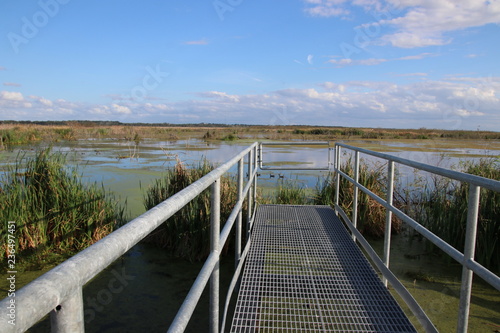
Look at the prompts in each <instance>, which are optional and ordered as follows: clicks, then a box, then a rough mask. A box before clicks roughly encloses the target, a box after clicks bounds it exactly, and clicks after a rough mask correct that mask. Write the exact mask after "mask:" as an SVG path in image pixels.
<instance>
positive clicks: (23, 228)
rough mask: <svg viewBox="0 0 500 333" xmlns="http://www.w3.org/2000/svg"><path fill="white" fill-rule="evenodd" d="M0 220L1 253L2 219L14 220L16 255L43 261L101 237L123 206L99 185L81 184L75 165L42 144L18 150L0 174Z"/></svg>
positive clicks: (0, 252)
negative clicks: (25, 152)
mask: <svg viewBox="0 0 500 333" xmlns="http://www.w3.org/2000/svg"><path fill="white" fill-rule="evenodd" d="M0 221H2V226H1V229H0V231H1V234H0V239H2V242H1V243H2V244H3V245H1V246H0V256H1V257H6V256H7V255H9V252H8V251H9V250H8V248H7V246H6V244H7V243H8V242H7V238H8V221H15V224H16V228H15V229H16V235H15V239H16V249H17V250H16V252H17V259H18V260H19V261H21V262H30V261H37V260H38V261H43V260H44V258H46V257H51V258H53V257H54V253H55V254H60V255H62V256H67V255H68V254H71V253H75V252H78V251H80V250H82V249H84V248H86V247H87V246H89V245H91V244H93V243H95V242H96V241H98V240H99V239H101V238H103V237H104V236H106V235H107V234H108V233H110V232H111V231H112V230H113V229H114V228H115V226H116V225H117V224H119V223H122V222H123V221H124V209H123V208H121V207H119V206H116V202H115V201H114V200H113V198H111V197H110V195H109V193H106V192H105V190H104V189H103V188H102V187H99V186H97V184H92V185H84V184H83V183H82V182H81V180H80V177H79V175H78V174H77V173H76V170H72V171H69V170H68V169H67V168H66V167H65V156H64V155H62V154H60V153H51V151H50V149H45V150H42V151H40V152H38V153H37V154H36V156H34V157H32V158H27V159H24V158H23V157H22V156H18V159H17V162H16V164H15V166H13V167H11V169H10V170H8V171H7V172H6V173H5V174H3V175H2V177H1V178H0ZM55 260H57V259H55Z"/></svg>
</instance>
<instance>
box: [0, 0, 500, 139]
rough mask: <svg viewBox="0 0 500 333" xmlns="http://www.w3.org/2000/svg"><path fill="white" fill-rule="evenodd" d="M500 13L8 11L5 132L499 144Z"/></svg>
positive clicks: (491, 4)
mask: <svg viewBox="0 0 500 333" xmlns="http://www.w3.org/2000/svg"><path fill="white" fill-rule="evenodd" d="M499 23H500V0H489V1H482V0H464V1H452V0H432V1H430V0H353V1H345V0H287V1H285V0H273V1H261V0H254V1H249V0H215V1H214V0H207V1H205V0H196V1H194V0H182V1H181V0H169V1H163V0H162V1H160V0H158V1H154V0H149V1H137V0H126V1H124V0H122V1H117V0H107V1H94V0H86V1H82V0H39V1H15V0H1V1H0V119H3V120H7V119H14V120H74V119H81V120H119V121H123V122H170V123H199V122H205V123H228V124H235V123H244V124H263V125H292V124H304V125H329V126H353V127H391V128H420V127H427V128H443V129H473V130H475V129H478V128H479V129H484V130H495V131H500V62H499V60H498V59H500V27H499Z"/></svg>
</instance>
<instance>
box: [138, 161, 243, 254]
mask: <svg viewBox="0 0 500 333" xmlns="http://www.w3.org/2000/svg"><path fill="white" fill-rule="evenodd" d="M213 169H214V166H213V165H212V164H210V163H209V162H208V161H207V160H203V161H202V162H200V163H199V164H198V165H195V166H192V167H187V166H186V165H184V164H183V163H182V162H180V161H179V160H178V161H177V164H176V165H175V166H174V167H173V168H171V169H169V170H167V172H166V174H165V175H164V176H163V177H162V178H160V179H158V180H157V181H156V182H155V183H154V184H153V185H152V186H150V187H149V188H148V189H147V190H146V193H145V195H144V206H145V208H146V209H151V208H152V207H154V206H156V205H158V204H159V203H161V202H162V201H164V200H166V199H168V198H169V197H171V196H172V195H174V194H175V193H177V192H179V191H180V190H182V189H184V188H185V187H187V186H188V185H190V184H192V183H193V182H195V181H197V180H198V179H200V178H201V177H203V176H204V175H206V174H207V173H209V172H210V171H212V170H213ZM220 193H221V196H220V197H221V213H220V216H221V228H222V227H223V223H224V222H225V221H226V220H227V218H228V217H229V215H230V213H231V211H232V209H233V207H234V204H235V202H236V199H237V186H236V182H235V181H232V180H231V179H229V178H222V180H221V191H220ZM210 209H211V208H210V189H207V190H205V191H204V192H202V193H201V194H200V195H199V196H197V197H196V198H195V199H193V200H192V201H190V202H189V203H188V204H187V205H186V206H185V207H183V208H182V209H181V210H180V211H179V212H177V213H176V214H174V215H173V216H172V217H171V218H169V219H168V220H167V221H166V222H165V223H163V224H162V225H161V226H160V227H159V228H158V229H156V230H155V231H154V232H153V233H152V234H151V235H149V236H148V237H147V238H146V240H145V241H146V242H150V243H153V244H156V245H158V246H160V247H163V248H166V249H167V250H169V251H170V252H172V253H173V254H174V255H175V256H178V257H182V258H186V259H188V260H190V261H199V260H202V259H204V258H205V257H206V256H207V255H208V254H209V253H210ZM227 248H228V246H227V245H226V248H225V251H227Z"/></svg>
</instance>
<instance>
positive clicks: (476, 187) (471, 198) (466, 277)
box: [334, 143, 500, 333]
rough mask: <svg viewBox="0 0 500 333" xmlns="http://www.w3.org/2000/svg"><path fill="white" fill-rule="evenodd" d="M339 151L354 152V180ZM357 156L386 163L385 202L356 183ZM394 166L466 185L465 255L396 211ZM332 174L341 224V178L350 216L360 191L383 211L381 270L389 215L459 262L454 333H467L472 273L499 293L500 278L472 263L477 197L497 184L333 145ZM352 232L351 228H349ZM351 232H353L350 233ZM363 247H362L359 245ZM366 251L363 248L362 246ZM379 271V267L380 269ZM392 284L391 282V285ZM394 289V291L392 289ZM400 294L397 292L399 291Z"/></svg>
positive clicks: (386, 262) (387, 244) (499, 185)
mask: <svg viewBox="0 0 500 333" xmlns="http://www.w3.org/2000/svg"><path fill="white" fill-rule="evenodd" d="M341 147H343V148H346V149H349V150H351V151H354V152H355V156H356V157H355V164H356V166H355V169H356V172H355V179H353V178H351V177H350V176H349V175H347V174H346V173H344V172H343V171H342V170H340V169H341V163H340V159H341V153H340V152H341ZM359 153H364V154H367V155H371V156H374V157H378V158H382V159H385V160H387V161H388V171H387V172H388V177H387V179H388V184H387V198H386V200H384V199H382V198H380V197H379V196H377V195H376V194H375V193H373V192H372V191H370V190H369V189H367V188H366V187H364V186H363V185H362V184H360V183H359V179H358V172H359V171H358V168H359ZM394 163H399V164H402V165H406V166H409V167H412V168H416V169H419V170H423V171H427V172H430V173H433V174H437V175H441V176H444V177H448V178H451V179H454V180H458V181H462V182H467V183H468V184H469V194H468V209H467V226H466V238H465V246H464V253H463V254H462V253H460V252H459V251H458V250H456V249H455V248H454V247H452V246H451V245H450V244H448V243H447V242H445V241H444V240H442V239H441V238H439V237H438V236H436V235H435V234H434V233H432V232H431V231H429V230H428V229H426V228H425V227H423V226H422V225H421V224H420V223H418V222H417V221H415V220H414V219H412V218H411V217H409V216H408V215H406V214H405V213H403V212H402V211H401V210H399V209H398V208H396V207H395V206H394V205H393V202H392V201H393V191H394ZM334 171H335V172H336V182H337V184H336V194H335V206H336V209H338V210H339V211H340V212H341V215H342V216H343V218H344V220H347V221H348V222H350V221H349V219H348V217H347V216H346V215H345V213H343V211H342V209H341V208H340V205H339V184H340V177H341V176H342V177H344V178H345V179H347V180H348V181H350V182H351V183H353V184H354V186H355V199H354V202H353V212H354V211H356V212H357V205H358V200H357V195H356V190H357V189H358V188H359V189H360V190H361V191H363V192H364V193H366V194H367V195H369V196H370V197H371V198H373V199H374V200H375V201H377V202H378V203H379V204H380V205H382V206H383V207H385V208H386V210H387V211H386V229H385V235H384V260H383V264H384V267H385V268H387V269H388V267H389V258H390V244H391V242H390V238H391V225H390V223H391V219H392V214H394V215H396V216H397V217H399V218H400V219H401V220H402V221H403V222H405V223H406V224H408V225H409V226H410V227H412V228H413V229H414V230H415V231H417V232H418V233H420V234H421V235H422V236H423V237H424V238H426V239H427V240H429V241H430V242H432V243H433V244H434V245H436V246H437V247H438V248H440V249H441V250H442V251H444V252H445V253H446V254H447V255H449V256H450V257H452V258H453V259H454V260H456V261H457V262H459V263H460V264H461V265H462V283H461V288H460V306H459V315H458V324H457V332H459V333H464V332H467V325H468V318H469V309H470V297H471V290H472V278H473V273H475V274H477V275H478V276H479V277H481V278H482V279H483V280H485V281H486V282H487V283H488V284H490V285H491V286H493V287H494V288H496V289H497V290H500V278H499V277H498V276H497V275H496V274H495V273H493V272H491V271H490V270H488V269H486V268H485V267H483V266H482V265H480V264H479V263H477V262H476V261H475V260H474V253H475V247H476V233H477V224H478V211H479V193H480V188H481V187H484V188H487V189H490V190H493V191H496V192H500V181H496V180H492V179H487V178H484V177H480V176H475V175H470V174H466V173H462V172H458V171H454V170H449V169H444V168H439V167H435V166H431V165H428V164H423V163H420V162H415V161H411V160H407V159H404V158H400V157H396V156H392V155H388V154H383V153H379V152H374V151H371V150H367V149H363V148H358V147H354V146H349V145H346V144H342V143H336V144H335V161H334ZM356 219H357V215H355V214H354V213H353V222H351V225H355V221H356ZM348 227H349V228H351V226H350V225H348ZM351 231H353V230H352V229H351ZM355 234H356V233H355V232H353V238H355V237H356V236H355ZM362 245H363V244H362ZM363 247H365V245H363ZM379 269H380V267H379ZM383 282H384V284H385V285H386V286H387V278H386V276H385V274H384V277H383ZM391 283H392V282H391ZM395 289H396V288H395ZM398 293H399V291H398Z"/></svg>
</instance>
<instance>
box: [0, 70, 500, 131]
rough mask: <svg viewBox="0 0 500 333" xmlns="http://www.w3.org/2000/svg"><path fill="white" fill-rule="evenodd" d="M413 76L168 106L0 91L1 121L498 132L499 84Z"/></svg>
mask: <svg viewBox="0 0 500 333" xmlns="http://www.w3.org/2000/svg"><path fill="white" fill-rule="evenodd" d="M413 74H415V75H417V76H422V77H423V80H419V81H417V82H413V83H407V84H396V83H392V82H386V81H346V82H323V83H321V84H318V85H316V86H313V87H308V88H300V89H299V88H288V89H281V90H277V91H270V92H267V93H263V94H242V95H235V94H230V93H228V92H224V91H207V92H200V93H197V94H196V98H195V99H188V100H181V101H175V102H166V101H161V102H153V101H148V102H147V103H138V102H134V101H120V102H119V103H116V102H111V103H104V104H85V103H80V102H78V103H77V102H71V101H67V100H64V99H56V100H50V99H46V98H43V97H39V96H23V95H22V94H21V93H19V92H7V91H0V117H2V118H4V119H33V120H35V119H40V120H49V119H54V120H63V119H64V120H68V119H85V120H109V119H117V120H126V121H134V122H135V121H137V122H140V121H144V122H172V123H181V122H213V123H229V124H234V123H246V124H264V125H290V124H304V125H331V126H334V125H339V126H368V127H406V128H409V127H410V128H411V127H413V128H415V127H428V128H446V129H475V128H477V126H478V125H480V126H481V128H482V129H491V130H497V131H500V114H499V113H498V110H499V109H500V77H466V76H448V77H445V78H443V79H441V80H428V79H426V78H425V75H421V74H423V73H413Z"/></svg>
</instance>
